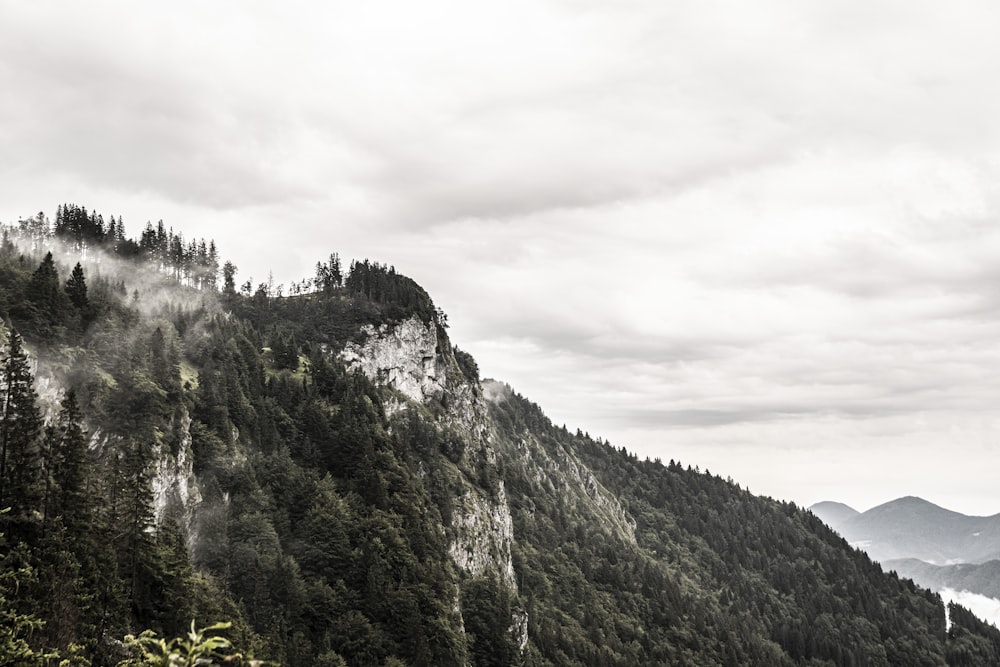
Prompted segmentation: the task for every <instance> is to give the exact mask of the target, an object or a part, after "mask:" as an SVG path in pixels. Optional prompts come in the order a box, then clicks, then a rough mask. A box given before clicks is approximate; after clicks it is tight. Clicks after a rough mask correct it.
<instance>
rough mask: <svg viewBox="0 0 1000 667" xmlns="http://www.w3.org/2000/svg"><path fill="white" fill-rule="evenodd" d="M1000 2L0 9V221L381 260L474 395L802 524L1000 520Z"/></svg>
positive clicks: (294, 260) (461, 1) (242, 265)
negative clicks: (86, 222)
mask: <svg viewBox="0 0 1000 667" xmlns="http://www.w3.org/2000/svg"><path fill="white" fill-rule="evenodd" d="M998 27H1000V6H998V5H996V3H993V2H985V1H972V0H970V1H969V2H963V3H961V4H954V3H940V2H934V3H931V2H919V1H907V2H901V1H900V2H886V1H884V0H865V1H864V2H861V1H852V0H845V1H842V2H836V3H814V2H803V1H801V0H789V1H787V2H778V1H770V0H769V1H762V2H755V3H747V2H715V1H697V2H696V1H691V2H661V1H659V0H628V1H624V2H613V3H612V2H591V1H589V0H580V1H578V2H577V1H570V0H566V1H560V0H530V1H528V0H504V1H503V2H500V1H494V2H490V3H482V2H477V1H470V0H455V1H454V2H448V1H440V0H424V1H423V2H410V1H400V2H385V1H382V0H369V1H367V2H351V3H344V2H324V3H321V2H314V3H308V2H288V1H284V2H280V3H279V2H249V1H247V0H230V1H226V0H213V1H212V2H176V1H175V2H171V3H135V2H133V3H125V2H100V1H90V2H86V3H82V2H68V1H67V2H37V3H28V2H20V1H17V2H15V1H13V0H10V1H8V0H0V221H3V222H14V221H16V220H17V219H18V218H19V217H22V216H28V215H31V214H33V213H35V212H37V211H39V210H44V211H45V212H46V213H47V214H48V215H49V216H50V217H51V216H54V212H55V208H56V206H57V205H58V204H59V203H62V202H73V203H77V204H80V205H84V206H87V207H88V208H89V209H96V210H98V211H100V212H101V213H103V214H104V215H105V216H108V215H115V216H118V215H121V216H123V217H124V220H125V224H126V228H127V231H128V232H129V233H130V234H138V233H139V232H140V231H141V229H142V226H143V225H144V224H145V222H146V221H147V220H151V221H153V222H155V221H156V220H158V219H163V220H164V222H165V223H166V224H167V225H170V226H173V227H174V228H175V229H177V230H180V231H182V232H183V233H184V234H185V236H186V237H188V238H190V237H191V236H205V237H212V238H214V239H216V241H217V242H218V243H219V245H220V247H221V249H222V252H223V254H224V255H225V256H226V257H229V258H231V259H232V260H233V261H234V262H235V263H236V264H237V265H238V266H239V269H240V273H239V275H238V276H237V278H238V280H239V281H240V282H242V281H243V280H246V279H250V278H253V280H254V281H255V283H256V282H260V281H262V280H264V279H265V278H266V276H267V273H268V271H269V270H271V271H273V272H274V276H275V280H276V281H277V282H285V283H287V282H290V281H292V280H296V279H298V278H301V277H306V276H309V275H310V274H311V273H312V267H313V266H314V264H315V262H316V261H317V260H319V259H322V258H324V257H325V256H326V255H328V254H329V253H330V252H332V251H338V252H340V253H341V255H342V256H344V257H348V258H350V257H355V258H365V257H367V258H371V259H373V260H378V261H382V262H386V263H390V264H394V265H395V266H396V267H397V269H398V270H400V271H401V272H403V273H405V274H407V275H409V276H411V277H413V278H414V279H415V280H417V282H419V283H420V284H422V285H423V286H424V287H425V288H427V290H428V291H429V292H430V293H431V295H432V297H433V298H434V300H435V302H436V303H437V305H439V306H441V307H442V308H444V310H445V311H446V312H447V313H448V315H449V319H450V323H451V333H452V338H453V339H454V341H455V342H456V343H457V344H458V345H459V346H460V347H462V348H463V349H466V350H468V351H470V352H472V353H473V355H474V356H475V357H476V358H477V359H478V361H479V364H480V366H481V368H482V370H483V373H484V375H487V376H492V377H496V378H498V379H501V380H504V381H507V382H509V383H510V384H511V385H512V386H513V387H514V388H515V389H516V390H517V391H519V392H520V393H522V394H524V395H525V396H527V397H528V398H530V399H532V400H534V401H535V402H537V403H539V404H540V405H541V406H542V407H543V409H544V410H545V411H546V412H547V413H548V414H549V415H550V416H551V417H552V419H553V420H554V421H556V422H557V423H566V425H567V426H568V427H570V428H572V429H575V428H577V427H580V428H582V429H583V430H585V431H588V432H590V433H591V435H594V436H601V437H604V438H606V439H609V440H611V442H612V443H613V444H615V445H624V446H626V447H627V448H629V449H631V450H633V451H636V452H638V453H639V454H640V455H642V456H647V455H648V456H651V457H653V456H660V457H662V458H663V460H664V461H666V460H668V459H670V458H675V459H679V460H680V461H682V462H683V463H684V464H692V465H698V466H700V467H701V469H703V470H704V469H705V468H708V469H710V470H711V471H712V472H713V473H718V474H722V475H723V476H732V477H733V478H734V479H735V480H736V481H738V482H740V483H741V484H742V485H743V486H749V487H750V489H751V490H753V491H755V492H758V493H762V494H767V495H772V496H776V497H780V498H784V499H788V500H794V501H796V502H798V503H801V504H806V505H808V504H811V503H813V502H816V501H819V500H825V499H830V500H839V501H842V502H847V503H849V504H851V505H853V506H854V507H856V508H857V509H859V510H864V509H867V508H868V507H871V506H873V505H876V504H878V503H881V502H884V501H887V500H890V499H892V498H895V497H898V496H901V495H908V494H909V495H919V496H922V497H924V498H927V499H928V500H931V501H932V502H936V503H938V504H940V505H944V506H946V507H949V508H952V509H956V510H959V511H963V512H966V513H975V514H994V513H997V512H1000V491H998V490H997V484H996V476H997V470H1000V261H998V260H1000V191H998V188H997V184H998V183H1000V135H998V128H1000V86H998V85H997V81H998V80H1000V71H998V70H1000V40H998V39H997V38H996V33H997V28H998Z"/></svg>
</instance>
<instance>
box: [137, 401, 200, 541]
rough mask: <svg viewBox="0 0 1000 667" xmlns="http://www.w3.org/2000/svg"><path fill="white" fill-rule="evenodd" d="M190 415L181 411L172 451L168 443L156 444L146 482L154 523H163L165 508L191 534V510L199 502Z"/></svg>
mask: <svg viewBox="0 0 1000 667" xmlns="http://www.w3.org/2000/svg"><path fill="white" fill-rule="evenodd" d="M190 427H191V418H190V417H189V416H188V414H187V410H185V411H184V413H183V415H182V417H181V424H180V432H181V434H182V435H181V442H180V445H179V446H178V447H177V453H176V454H174V453H173V452H171V451H170V448H168V447H162V446H161V447H157V449H156V452H155V454H156V458H155V462H154V465H153V477H152V480H151V482H150V486H151V489H152V492H153V511H154V512H155V514H156V523H157V525H159V524H161V523H163V519H164V518H165V517H166V516H167V513H168V512H175V513H176V516H178V517H179V518H180V521H181V527H182V528H183V530H184V531H185V534H187V535H188V536H189V537H190V535H191V527H192V522H193V520H194V513H195V510H196V509H197V507H198V505H199V504H200V503H201V491H200V490H199V488H198V483H197V480H196V478H195V474H194V468H193V464H194V455H193V453H192V452H191V433H190Z"/></svg>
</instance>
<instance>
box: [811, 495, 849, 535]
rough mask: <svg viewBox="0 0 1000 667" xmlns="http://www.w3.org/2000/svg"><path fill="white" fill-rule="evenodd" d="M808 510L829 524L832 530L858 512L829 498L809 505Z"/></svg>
mask: <svg viewBox="0 0 1000 667" xmlns="http://www.w3.org/2000/svg"><path fill="white" fill-rule="evenodd" d="M809 511H810V512H812V513H813V514H815V515H816V516H818V517H819V518H820V520H821V521H822V522H823V523H825V524H826V525H828V526H830V527H831V528H833V529H834V530H837V527H838V526H840V524H842V523H844V522H845V521H847V520H848V519H850V518H853V517H855V516H857V515H858V514H859V512H858V511H857V510H856V509H854V508H853V507H851V506H850V505H845V504H844V503H837V502H833V501H830V500H825V501H823V502H819V503H816V504H815V505H812V506H810V507H809Z"/></svg>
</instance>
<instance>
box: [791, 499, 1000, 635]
mask: <svg viewBox="0 0 1000 667" xmlns="http://www.w3.org/2000/svg"><path fill="white" fill-rule="evenodd" d="M809 509H810V510H811V511H812V512H813V513H814V514H816V516H818V517H819V518H821V519H822V520H823V521H824V522H826V523H827V525H829V526H830V527H832V528H833V529H834V530H836V531H837V532H838V533H840V534H841V535H842V536H843V537H844V538H845V539H846V540H847V541H848V542H849V543H850V544H851V545H852V546H855V547H857V548H860V549H862V550H864V551H865V552H866V553H867V554H868V555H869V556H871V557H872V558H873V559H875V560H877V561H879V562H881V563H882V565H883V566H884V567H886V568H887V569H890V570H894V571H896V572H898V573H899V574H900V575H901V576H904V577H909V578H911V579H913V580H914V581H916V582H917V583H919V584H920V585H922V586H927V587H928V588H930V589H932V590H935V591H946V590H948V589H950V590H953V591H969V592H971V593H976V594H978V595H982V596H986V597H989V598H993V599H995V600H1000V514H996V515H993V516H985V517H984V516H968V515H965V514H961V513H959V512H953V511H951V510H948V509H945V508H943V507H939V506H938V505H935V504H934V503H931V502H928V501H926V500H924V499H922V498H916V497H913V496H907V497H904V498H898V499H896V500H892V501H890V502H887V503H884V504H882V505H879V506H877V507H873V508H872V509H870V510H868V511H866V512H858V511H857V510H855V509H854V508H852V507H850V506H848V505H845V504H843V503H838V502H832V501H824V502H820V503H816V504H815V505H813V506H812V507H810V508H809ZM990 620H996V619H990Z"/></svg>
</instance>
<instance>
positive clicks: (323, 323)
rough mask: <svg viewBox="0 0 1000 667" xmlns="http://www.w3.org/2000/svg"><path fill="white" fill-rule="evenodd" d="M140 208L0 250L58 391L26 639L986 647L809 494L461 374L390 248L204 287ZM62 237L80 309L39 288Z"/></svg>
mask: <svg viewBox="0 0 1000 667" xmlns="http://www.w3.org/2000/svg"><path fill="white" fill-rule="evenodd" d="M95 228H96V229H99V226H95ZM149 232H150V233H149V234H148V235H147V234H144V237H143V242H144V243H145V245H143V244H142V243H135V244H134V246H135V248H136V249H138V250H137V252H139V259H138V261H133V260H129V262H128V263H126V264H124V265H123V270H121V271H116V270H115V268H114V267H115V266H116V264H115V261H114V259H115V257H114V256H102V257H101V260H100V261H99V262H98V261H96V260H95V258H96V257H98V255H99V248H97V247H89V248H88V247H83V248H82V249H81V247H80V246H79V244H77V245H73V246H71V247H69V248H66V249H65V250H64V251H63V254H60V253H59V251H58V249H57V252H56V259H55V261H54V262H53V261H52V258H46V257H45V256H44V251H45V249H46V247H47V244H54V241H55V240H54V239H51V238H49V237H47V236H45V235H44V234H42V235H40V236H38V238H32V239H30V240H31V243H30V244H27V242H26V241H25V239H24V238H20V239H18V240H19V242H20V243H22V244H23V245H22V246H21V247H18V246H16V245H15V244H14V243H13V241H12V239H11V238H5V243H4V244H3V248H2V250H3V251H2V252H0V275H3V276H4V281H3V282H2V283H0V310H2V311H3V314H4V315H5V316H9V317H10V321H11V323H12V325H13V326H14V327H16V328H18V329H22V330H24V331H25V332H27V335H26V341H27V342H28V343H29V346H30V350H31V352H32V355H33V357H34V358H35V359H36V360H38V366H37V369H38V375H39V377H44V378H46V382H47V383H48V386H49V389H50V393H51V394H52V398H51V400H54V401H58V402H60V404H61V405H63V406H69V407H62V408H59V409H55V408H53V409H49V410H47V412H48V414H49V417H48V418H49V423H50V425H51V426H52V428H51V429H50V430H48V431H45V430H44V429H41V428H40V427H39V428H37V429H36V430H35V431H33V432H32V433H30V434H28V435H26V436H25V439H24V440H23V442H24V444H25V447H24V448H22V450H19V451H22V452H23V453H24V460H25V461H26V462H27V464H26V465H23V466H20V467H19V468H18V473H19V475H20V476H19V477H18V483H21V484H22V485H23V488H26V489H30V490H31V494H30V496H29V495H25V496H23V497H20V498H19V499H18V501H17V507H16V510H15V511H14V512H12V513H10V514H7V515H0V516H2V518H0V521H2V522H3V532H5V533H6V535H5V537H4V540H5V543H4V546H5V553H10V554H12V555H13V556H16V560H11V561H8V560H7V559H6V558H5V559H4V560H3V564H4V567H5V568H11V569H10V571H9V573H12V574H17V573H23V572H26V571H27V569H26V568H30V569H32V570H33V571H34V572H35V573H37V578H36V580H35V581H37V582H38V583H37V584H33V583H32V584H27V583H26V584H25V585H24V586H22V587H20V588H19V589H18V593H17V597H16V598H14V599H13V604H14V606H15V607H16V609H17V611H19V612H22V613H26V614H35V615H40V616H41V617H42V620H44V621H46V624H45V625H44V627H43V628H42V629H41V630H39V631H38V632H36V633H35V634H33V635H32V636H31V638H30V639H31V641H32V642H34V643H35V644H37V645H38V646H39V647H52V648H56V649H59V650H62V651H66V650H67V649H68V648H69V646H70V645H71V644H79V645H82V647H81V651H82V652H83V654H84V655H86V656H87V657H88V659H90V660H91V661H92V664H93V665H111V664H115V663H116V662H117V661H118V660H120V659H122V658H124V657H125V655H124V654H123V652H122V643H121V641H120V638H121V637H122V636H123V635H124V634H125V633H126V632H136V631H138V630H139V629H141V628H145V627H150V628H153V629H154V630H155V631H157V632H159V633H164V634H178V633H180V632H182V631H183V630H184V629H186V627H187V626H188V625H189V623H190V619H191V618H198V619H206V618H210V619H213V620H214V619H221V618H226V619H230V620H232V621H234V628H233V630H232V636H233V639H234V640H236V641H237V642H238V644H240V645H242V646H246V647H248V648H249V649H251V650H253V651H256V652H257V653H258V654H259V655H262V656H266V657H268V658H271V659H276V660H279V661H281V662H282V663H283V664H287V665H320V666H330V665H344V664H349V665H363V666H368V665H372V666H376V667H379V666H383V665H397V666H398V665H399V664H405V665H434V666H448V665H454V666H465V665H470V666H479V665H524V666H532V667H533V666H544V665H616V666H617V665H620V666H622V667H625V666H632V665H647V664H697V665H703V664H704V665H709V664H723V665H769V666H770V665H797V664H802V665H818V664H845V665H846V664H875V665H890V664H893V665H896V664H898V665H942V664H956V665H957V664H991V662H992V663H996V662H1000V633H998V632H996V630H995V629H994V630H991V629H990V628H987V627H982V626H981V625H980V624H977V622H976V620H975V619H974V618H973V617H971V616H965V615H963V613H962V610H961V609H960V608H955V609H954V610H953V612H952V621H953V625H952V628H951V630H950V631H948V632H947V633H946V630H945V610H944V607H943V605H942V603H941V600H940V598H939V597H938V596H936V595H934V594H933V593H930V592H929V591H926V590H922V589H919V588H917V587H916V586H914V585H913V583H912V582H910V581H906V580H900V579H899V578H898V577H896V576H895V575H893V574H891V573H890V574H886V573H884V572H883V571H882V568H881V567H879V566H878V565H877V564H875V563H873V562H872V561H871V560H870V559H868V558H867V557H866V556H865V555H864V554H862V553H860V552H858V551H856V550H854V549H851V548H850V547H849V546H848V544H847V543H846V542H845V541H844V540H843V539H842V538H840V537H838V536H837V535H836V534H835V533H833V532H832V531H831V530H830V529H829V528H827V527H826V526H825V525H824V524H822V522H820V521H819V520H818V519H817V518H816V517H815V516H814V515H813V514H811V513H809V512H807V511H804V510H802V509H799V508H797V507H796V506H794V505H792V504H788V503H781V502H777V501H774V500H771V499H767V498H758V497H755V496H753V495H752V494H750V493H749V492H748V491H746V490H744V489H741V488H740V487H739V486H738V485H736V484H734V483H733V482H731V481H727V480H722V479H720V478H718V477H715V476H712V475H710V474H709V473H708V472H707V471H706V472H704V473H702V472H700V471H699V470H697V469H696V468H695V469H692V468H690V467H688V468H684V467H682V466H681V465H680V464H679V463H676V462H674V461H671V462H670V463H669V464H667V465H663V464H662V463H660V462H659V461H640V460H638V459H637V458H636V457H635V456H634V455H631V454H629V453H628V452H627V451H626V450H625V449H624V448H622V449H616V448H613V447H611V446H610V445H608V444H607V443H605V442H603V441H600V440H593V439H591V438H590V437H588V436H586V435H584V434H582V433H579V432H577V433H572V432H570V431H568V430H566V429H565V428H557V427H555V426H554V425H553V424H552V423H551V422H550V421H549V420H548V419H547V418H546V417H545V415H544V413H543V412H542V410H541V409H540V408H539V407H538V406H537V405H534V404H533V403H531V402H530V401H527V400H526V399H524V398H523V397H521V396H519V395H518V394H517V393H516V392H515V391H513V390H512V389H511V388H510V387H508V386H506V385H503V384H502V383H498V382H493V381H480V378H479V375H478V369H477V367H476V364H475V361H474V360H473V359H472V358H471V357H470V356H469V355H468V354H466V353H464V352H462V351H461V350H458V349H457V348H455V347H454V346H453V344H452V342H451V341H450V339H449V337H448V334H447V329H446V326H445V318H444V317H443V316H442V314H441V313H440V311H438V310H437V309H436V308H435V307H434V304H433V302H432V301H431V299H430V297H429V296H428V295H427V294H426V292H424V291H423V290H422V289H421V288H420V287H419V286H418V285H417V284H416V283H414V282H413V281H412V280H409V279H408V278H406V277H404V276H401V275H399V274H397V273H396V272H395V270H394V269H392V268H391V267H387V266H383V265H379V264H372V263H369V262H367V261H365V262H362V263H354V264H353V265H352V267H351V270H350V272H349V273H347V275H346V278H344V279H342V276H341V274H340V271H339V260H338V264H337V266H334V259H333V258H331V264H330V265H328V266H326V267H324V268H325V270H324V271H323V272H322V275H324V276H326V277H327V278H328V280H326V281H325V282H323V284H322V285H321V286H317V287H316V288H314V289H311V290H306V291H305V292H304V293H298V294H296V295H295V296H292V297H279V296H278V295H277V294H276V293H274V292H272V291H270V290H269V289H268V288H267V286H265V285H262V286H260V288H259V289H258V290H257V291H256V292H254V293H252V294H251V293H246V294H239V293H236V292H235V290H233V289H224V290H223V292H222V293H218V292H216V291H214V290H212V289H211V285H213V284H215V281H214V277H213V276H212V275H211V271H208V270H207V269H206V270H207V271H208V272H207V273H205V275H204V276H202V278H204V280H202V282H201V285H202V287H201V288H200V289H195V288H194V287H193V286H191V285H180V284H178V280H181V279H183V276H184V273H183V270H184V269H183V265H184V263H183V262H179V261H178V262H177V263H175V264H170V262H171V261H174V260H169V261H168V260H167V259H165V258H169V257H170V255H169V254H166V253H164V252H161V250H158V249H157V248H158V247H159V246H157V245H156V243H157V242H156V238H157V233H156V232H155V231H154V230H152V229H150V230H149ZM171 234H172V232H171ZM163 236H164V238H166V239H168V240H169V236H170V234H167V233H166V232H164V235H163ZM147 241H148V242H147ZM94 243H96V241H95V242H94ZM117 243H118V241H116V244H117ZM167 245H169V244H167ZM84 246H86V244H84ZM53 247H54V245H53ZM115 247H116V248H117V247H118V246H117V245H116V246H115ZM121 247H126V248H131V247H132V246H129V245H128V244H124V245H122V246H121ZM181 247H182V248H183V246H181ZM143 248H146V250H142V249H143ZM81 250H86V255H87V257H89V258H90V261H89V262H85V266H83V267H81V270H82V271H83V272H84V273H85V275H86V279H87V283H88V286H89V288H90V291H89V296H88V298H89V302H88V303H87V306H86V309H84V308H83V307H82V306H78V305H68V302H66V301H65V300H63V299H61V298H59V297H58V294H59V293H60V292H59V290H60V289H61V285H62V278H61V277H62V276H65V275H67V274H68V273H69V267H70V266H72V265H73V263H74V262H75V261H76V260H77V259H78V258H80V257H82V255H81ZM115 252H117V250H116V251H115ZM129 252H131V250H130V251H129ZM143 252H146V253H148V254H147V255H143V254H142V253H143ZM118 258H119V259H120V257H118ZM334 268H336V269H337V270H336V271H334V270H333V269H334ZM178 276H180V278H178ZM332 276H337V277H336V278H333V277H332ZM230 278H231V276H230ZM228 282H231V281H228ZM53 286H54V287H55V289H54V290H53V289H52V288H53ZM42 287H44V289H41V288H42ZM300 291H301V290H300ZM53 294H55V295H56V296H53ZM80 303H83V302H82V301H80ZM10 339H11V340H16V336H14V335H13V334H10ZM12 350H13V347H11V346H8V352H7V354H8V355H11V356H13V354H14V352H13V351H12ZM4 368H6V366H4ZM8 379H9V378H8V377H7V376H5V377H4V381H5V382H6V381H7V380H8ZM71 390H72V391H73V392H75V395H76V396H77V397H78V409H77V411H76V412H74V411H73V410H72V409H70V408H72V407H73V405H72V404H71V402H70V401H69V395H70V391H71ZM24 396H25V401H26V402H34V401H37V397H31V396H28V395H27V394H25V395H24ZM50 402H51V401H50ZM11 423H12V422H11ZM3 426H4V428H7V427H8V426H9V424H8V423H7V422H4V424H3ZM83 427H86V429H87V431H89V435H88V436H87V437H84V435H83V433H82V430H81V429H82V428H83ZM22 431H23V432H24V433H27V431H25V430H23V429H22ZM22 431H18V433H21V432H22ZM11 432H13V431H11ZM28 436H30V437H28ZM18 437H20V436H18ZM81 443H83V444H82V446H81ZM87 443H90V445H91V446H90V447H87ZM81 451H85V452H86V456H85V458H86V461H85V462H80V461H78V460H77V459H74V458H73V456H76V455H79V454H80V452H81ZM74 452H75V454H74ZM70 454H73V456H70ZM73 461H76V463H74V464H73V466H67V464H66V463H67V462H73ZM0 469H3V470H5V471H6V470H8V469H7V468H3V467H2V466H0ZM69 470H72V471H74V474H72V475H70V474H68V472H67V471H69ZM50 471H51V474H49V472H50ZM0 488H3V487H0ZM63 498H73V499H75V500H74V502H72V503H70V502H63V501H62V500H61V499H63ZM0 574H4V575H6V574H8V571H7V570H5V571H4V572H2V573H0ZM18 576H20V575H18ZM3 581H6V579H4V580H3ZM0 593H6V590H3V591H0ZM8 599H11V598H8V597H6V596H5V595H0V602H3V601H5V600H8ZM0 611H5V610H4V609H3V608H0ZM971 659H975V660H980V662H979V663H974V662H973V663H969V662H968V660H971ZM982 660H986V662H982Z"/></svg>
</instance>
